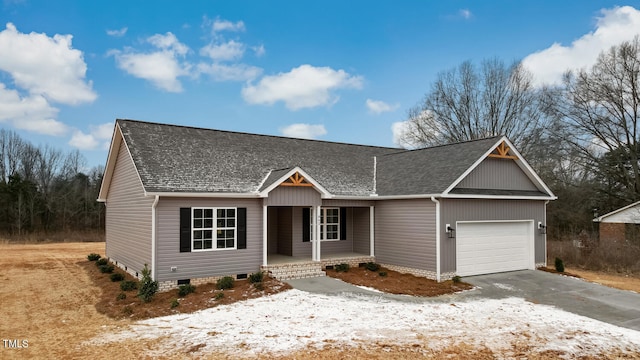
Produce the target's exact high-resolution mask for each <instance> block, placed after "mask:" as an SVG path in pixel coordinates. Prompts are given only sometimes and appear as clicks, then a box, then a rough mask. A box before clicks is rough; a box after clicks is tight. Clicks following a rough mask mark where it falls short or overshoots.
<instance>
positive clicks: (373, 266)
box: [364, 262, 380, 271]
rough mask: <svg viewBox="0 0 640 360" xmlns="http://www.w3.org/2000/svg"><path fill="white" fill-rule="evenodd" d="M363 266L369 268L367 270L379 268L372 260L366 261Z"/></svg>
mask: <svg viewBox="0 0 640 360" xmlns="http://www.w3.org/2000/svg"><path fill="white" fill-rule="evenodd" d="M364 267H365V268H366V269H367V270H369V271H378V270H380V265H378V264H376V263H374V262H368V263H366V264H365V265H364Z"/></svg>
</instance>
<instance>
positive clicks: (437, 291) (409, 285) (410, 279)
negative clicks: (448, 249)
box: [326, 267, 473, 297]
mask: <svg viewBox="0 0 640 360" xmlns="http://www.w3.org/2000/svg"><path fill="white" fill-rule="evenodd" d="M326 272H327V275H328V276H331V277H334V278H336V279H340V280H342V281H345V282H348V283H351V284H354V285H360V286H366V287H370V288H374V289H377V290H380V291H383V292H386V293H391V294H402V295H412V296H424V297H431V296H439V295H445V294H452V293H455V292H459V291H463V290H468V289H472V288H473V285H471V284H467V283H465V282H457V283H454V282H453V281H451V280H448V281H443V282H437V281H434V280H430V279H427V278H424V277H419V276H415V275H411V274H403V273H399V272H397V271H393V270H389V269H386V268H384V267H381V268H380V269H379V270H377V271H370V270H367V269H366V268H365V267H357V268H350V269H349V271H347V272H337V271H336V270H327V271H326ZM381 272H383V273H386V276H381V275H380V273H381Z"/></svg>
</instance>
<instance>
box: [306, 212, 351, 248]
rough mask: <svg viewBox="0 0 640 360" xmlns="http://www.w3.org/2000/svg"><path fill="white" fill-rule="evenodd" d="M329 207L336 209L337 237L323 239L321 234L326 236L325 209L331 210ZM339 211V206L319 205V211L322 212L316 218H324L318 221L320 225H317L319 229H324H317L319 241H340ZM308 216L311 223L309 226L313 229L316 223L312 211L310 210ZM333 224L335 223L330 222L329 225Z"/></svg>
mask: <svg viewBox="0 0 640 360" xmlns="http://www.w3.org/2000/svg"><path fill="white" fill-rule="evenodd" d="M331 209H336V210H338V222H337V224H338V238H337V239H323V238H322V237H323V236H324V237H326V236H325V235H326V234H327V223H326V219H327V210H331ZM340 211H341V209H340V207H335V206H333V207H321V208H320V212H321V213H322V215H321V214H318V218H323V219H325V222H324V223H322V222H320V227H319V229H324V231H318V238H319V239H320V241H321V242H332V241H342V239H340V226H341V224H340ZM310 216H311V224H310V225H311V226H310V228H311V229H312V230H313V227H314V226H315V225H316V224H315V221H314V220H315V219H314V218H313V212H311V214H310ZM335 224H336V223H330V224H329V225H335ZM319 229H318V230H319ZM311 237H313V231H312V234H311ZM345 240H346V239H345Z"/></svg>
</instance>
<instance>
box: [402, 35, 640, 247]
mask: <svg viewBox="0 0 640 360" xmlns="http://www.w3.org/2000/svg"><path fill="white" fill-rule="evenodd" d="M534 80H535V79H534V77H533V75H532V74H531V73H530V72H529V71H528V70H527V69H526V68H525V67H524V66H523V65H522V63H521V62H514V63H513V64H509V65H507V64H505V62H503V61H501V60H499V59H490V60H485V61H483V62H482V63H481V64H480V66H476V65H474V64H473V63H471V62H469V61H467V62H463V63H462V64H460V65H459V66H457V67H455V68H452V69H449V70H446V71H443V72H441V73H439V74H438V76H437V77H436V80H435V81H434V82H433V83H432V85H431V88H430V90H429V91H428V92H427V93H426V95H425V96H424V99H423V100H422V101H420V102H419V103H418V104H417V105H416V106H415V107H413V108H411V109H410V110H409V111H408V119H407V122H406V128H405V130H404V133H403V134H402V140H403V143H404V144H405V145H406V146H408V147H414V148H416V147H424V146H433V145H440V144H447V143H452V142H459V141H466V140H473V139H479V138H483V137H488V136H496V135H506V136H508V137H509V138H510V139H511V141H512V142H513V143H514V144H515V145H516V147H517V148H518V149H519V151H520V152H521V153H522V154H523V155H524V156H525V158H526V159H527V161H528V162H529V163H530V165H531V166H532V167H533V168H534V169H535V170H536V172H538V174H539V175H540V176H541V177H542V179H543V180H544V181H545V182H546V183H547V184H548V185H549V186H550V188H551V190H552V191H553V192H554V193H555V194H556V195H557V196H558V200H556V201H553V202H551V203H550V204H549V206H548V215H547V216H548V218H547V221H548V225H549V229H550V233H551V236H552V237H556V238H561V237H564V236H567V235H576V234H577V233H580V232H582V231H585V230H586V231H591V230H593V229H594V224H593V222H592V219H593V218H594V217H595V216H596V215H598V214H599V215H602V214H605V213H607V212H609V211H612V210H615V209H617V208H619V207H621V206H624V205H628V204H630V203H632V202H634V201H638V200H640V143H639V141H640V128H639V125H640V124H639V121H640V38H638V37H636V38H634V39H633V40H631V41H626V42H623V43H621V44H618V45H615V46H613V47H611V48H610V49H608V50H606V51H604V52H602V53H601V54H600V55H599V57H598V59H597V61H596V63H595V64H594V65H593V66H592V67H591V68H587V69H573V70H567V71H566V73H565V74H564V76H563V79H562V82H561V83H560V84H555V85H553V84H552V85H544V86H535V81H534Z"/></svg>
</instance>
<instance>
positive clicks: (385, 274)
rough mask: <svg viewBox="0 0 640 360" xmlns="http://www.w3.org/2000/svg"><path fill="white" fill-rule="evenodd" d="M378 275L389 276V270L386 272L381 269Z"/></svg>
mask: <svg viewBox="0 0 640 360" xmlns="http://www.w3.org/2000/svg"><path fill="white" fill-rule="evenodd" d="M378 275H380V276H382V277H385V276H387V272H386V271H380V272H379V273H378Z"/></svg>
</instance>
